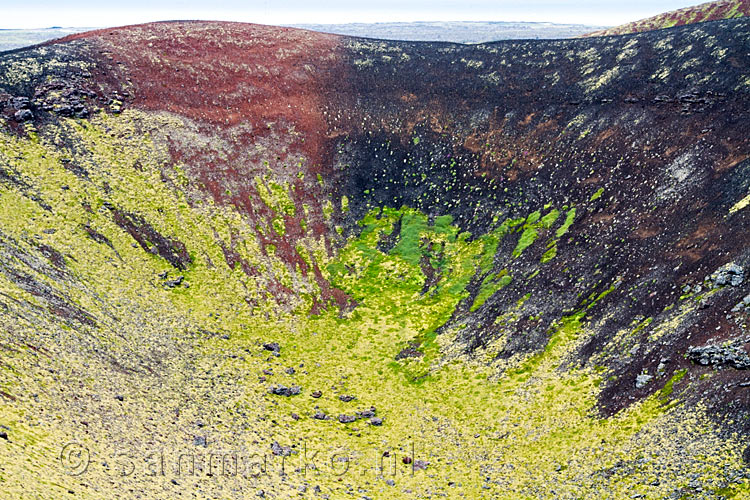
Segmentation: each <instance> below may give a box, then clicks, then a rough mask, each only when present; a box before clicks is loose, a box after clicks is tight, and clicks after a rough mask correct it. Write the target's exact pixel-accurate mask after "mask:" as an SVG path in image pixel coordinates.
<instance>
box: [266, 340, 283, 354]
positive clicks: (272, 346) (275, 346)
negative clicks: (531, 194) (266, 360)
mask: <svg viewBox="0 0 750 500" xmlns="http://www.w3.org/2000/svg"><path fill="white" fill-rule="evenodd" d="M263 349H265V350H266V351H272V352H279V351H280V350H281V346H280V345H279V343H278V342H267V343H265V344H263Z"/></svg>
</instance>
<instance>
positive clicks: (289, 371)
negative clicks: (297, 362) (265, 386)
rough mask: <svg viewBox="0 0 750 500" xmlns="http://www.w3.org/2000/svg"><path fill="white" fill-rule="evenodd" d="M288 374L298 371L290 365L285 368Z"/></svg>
mask: <svg viewBox="0 0 750 500" xmlns="http://www.w3.org/2000/svg"><path fill="white" fill-rule="evenodd" d="M284 371H285V372H286V373H287V374H288V375H294V374H295V373H296V372H295V370H294V368H293V367H291V366H290V367H289V368H287V369H286V370H284Z"/></svg>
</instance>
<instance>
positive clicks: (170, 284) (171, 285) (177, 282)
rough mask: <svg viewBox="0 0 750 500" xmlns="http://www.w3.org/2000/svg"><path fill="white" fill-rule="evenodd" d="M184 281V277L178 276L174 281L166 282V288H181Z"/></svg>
mask: <svg viewBox="0 0 750 500" xmlns="http://www.w3.org/2000/svg"><path fill="white" fill-rule="evenodd" d="M184 279H185V277H184V276H177V277H176V278H175V279H173V280H167V281H165V282H164V286H165V287H167V288H177V287H178V286H180V285H181V284H182V280H184Z"/></svg>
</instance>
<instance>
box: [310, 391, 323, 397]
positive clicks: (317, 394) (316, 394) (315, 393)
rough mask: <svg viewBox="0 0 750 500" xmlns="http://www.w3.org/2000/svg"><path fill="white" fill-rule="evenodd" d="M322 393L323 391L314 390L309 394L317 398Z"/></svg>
mask: <svg viewBox="0 0 750 500" xmlns="http://www.w3.org/2000/svg"><path fill="white" fill-rule="evenodd" d="M322 395H323V393H322V392H320V391H315V392H313V393H312V394H310V396H312V397H314V398H315V399H318V398H319V397H321V396H322Z"/></svg>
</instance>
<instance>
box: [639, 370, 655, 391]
mask: <svg viewBox="0 0 750 500" xmlns="http://www.w3.org/2000/svg"><path fill="white" fill-rule="evenodd" d="M653 378H654V376H653V375H649V374H648V373H641V374H640V375H638V376H637V377H636V378H635V388H636V389H641V388H643V387H646V385H647V384H648V383H649V382H651V379H653Z"/></svg>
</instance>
